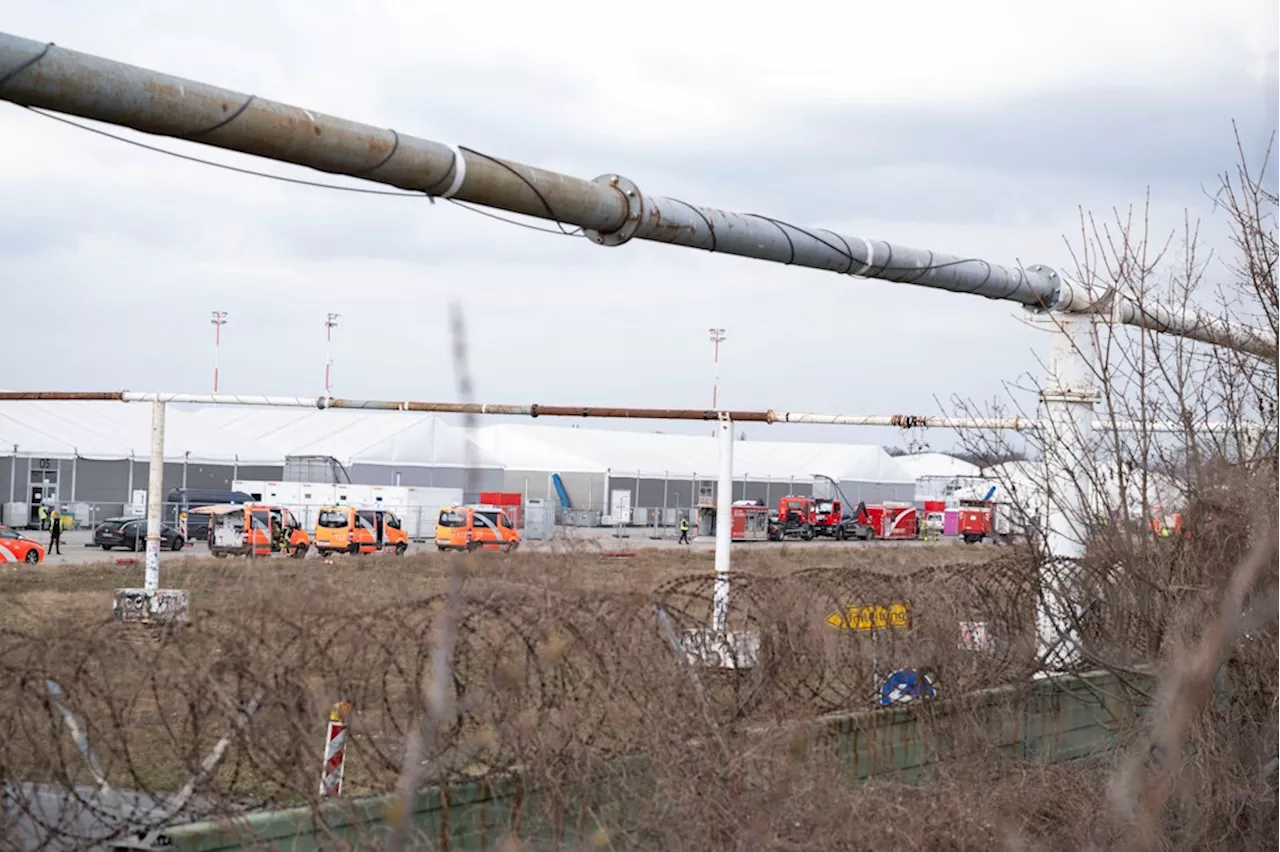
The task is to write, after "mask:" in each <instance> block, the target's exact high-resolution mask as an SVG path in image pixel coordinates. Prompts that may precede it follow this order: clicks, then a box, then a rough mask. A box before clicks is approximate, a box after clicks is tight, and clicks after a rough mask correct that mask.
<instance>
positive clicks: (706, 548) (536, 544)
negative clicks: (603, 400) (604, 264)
mask: <svg viewBox="0 0 1280 852" xmlns="http://www.w3.org/2000/svg"><path fill="white" fill-rule="evenodd" d="M23 532H24V534H25V535H27V536H28V537H30V538H33V539H35V540H36V541H38V542H40V544H42V545H44V546H45V547H46V548H47V547H48V545H49V534H48V533H47V532H46V533H41V532H38V531H35V530H24V531H23ZM663 532H665V533H666V535H665V536H663V537H658V536H657V535H656V534H655V531H654V530H653V529H652V528H640V527H634V528H628V529H626V530H625V531H624V533H623V535H622V536H618V535H617V534H616V533H615V531H614V530H613V529H611V528H605V527H597V528H588V527H560V528H558V530H557V538H555V539H553V540H552V541H532V540H529V539H526V540H524V541H523V542H521V544H520V549H519V550H518V551H517V555H518V554H519V553H522V552H523V553H537V552H539V551H547V550H554V551H558V552H563V551H564V550H566V549H568V550H572V549H576V548H582V549H584V550H590V551H594V550H600V551H604V552H610V551H620V552H630V551H636V550H652V549H664V550H665V549H671V548H687V549H689V550H694V551H700V552H705V553H712V552H714V551H715V539H714V538H712V537H711V536H701V537H695V538H694V539H693V541H692V542H691V543H690V544H688V545H683V544H678V543H677V539H678V537H679V533H678V532H677V531H675V530H665V531H663ZM92 541H93V533H92V532H91V531H89V530H73V531H70V532H67V533H64V534H63V537H62V547H61V550H62V552H61V554H58V553H50V554H49V555H48V556H47V557H46V560H45V563H44V564H46V565H48V566H49V567H54V566H57V565H82V564H87V563H93V562H117V561H119V560H128V559H136V560H137V561H138V563H139V564H140V563H141V562H142V561H143V560H144V559H145V556H146V554H145V553H142V552H139V553H131V552H129V551H126V550H120V549H119V548H117V549H115V550H111V551H103V550H102V548H100V547H95V546H93V545H92ZM945 541H950V540H949V539H944V542H945ZM932 545H933V543H932V542H923V541H893V542H860V541H844V542H837V541H835V540H834V539H816V540H815V541H813V542H802V541H795V540H789V541H786V542H775V541H752V542H735V547H746V548H750V549H752V550H768V549H771V548H779V547H783V546H788V547H810V546H827V547H847V548H860V547H893V548H902V547H929V546H932ZM434 550H435V545H433V544H432V543H431V542H424V543H413V544H410V546H409V552H410V553H415V552H434ZM208 555H209V549H208V547H207V546H206V545H205V544H204V542H188V543H187V546H186V547H185V548H183V549H182V550H180V551H171V550H163V551H161V553H160V561H161V562H163V561H164V560H166V559H178V558H183V557H190V556H195V557H205V556H208ZM307 558H308V559H315V558H317V557H316V556H315V554H314V552H313V553H311V554H309V555H308V556H307Z"/></svg>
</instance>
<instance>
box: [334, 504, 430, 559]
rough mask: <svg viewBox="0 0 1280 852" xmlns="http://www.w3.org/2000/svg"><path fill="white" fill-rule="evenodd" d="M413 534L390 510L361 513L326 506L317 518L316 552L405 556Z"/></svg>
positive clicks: (360, 511)
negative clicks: (410, 534) (405, 528)
mask: <svg viewBox="0 0 1280 852" xmlns="http://www.w3.org/2000/svg"><path fill="white" fill-rule="evenodd" d="M408 549H409V534H408V533H406V532H405V531H404V524H403V523H401V521H400V518H398V517H396V513H395V512H392V511H391V510H390V509H357V508H356V507H355V506H322V507H320V511H319V512H318V513H317V514H316V552H317V553H319V554H320V555H321V556H326V555H328V554H330V553H381V552H383V551H387V550H391V551H394V552H395V554H396V555H397V556H403V555H404V553H405V551H406V550H408Z"/></svg>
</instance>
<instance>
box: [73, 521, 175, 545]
mask: <svg viewBox="0 0 1280 852" xmlns="http://www.w3.org/2000/svg"><path fill="white" fill-rule="evenodd" d="M160 542H161V547H167V548H168V549H169V550H181V549H182V548H183V546H184V545H185V544H186V542H185V541H184V540H183V538H182V533H180V532H178V531H177V530H176V529H174V528H173V527H171V526H169V525H168V524H161V525H160ZM93 543H94V544H95V545H97V546H98V547H101V548H102V549H103V550H110V549H111V548H113V547H120V548H123V549H125V550H133V551H141V550H146V549H147V521H146V519H145V518H107V519H106V520H105V521H103V522H102V523H100V524H98V525H97V526H96V527H94V528H93Z"/></svg>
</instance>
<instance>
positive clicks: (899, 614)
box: [827, 603, 907, 630]
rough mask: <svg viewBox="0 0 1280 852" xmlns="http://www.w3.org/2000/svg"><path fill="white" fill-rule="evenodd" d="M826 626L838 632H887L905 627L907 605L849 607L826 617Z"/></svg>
mask: <svg viewBox="0 0 1280 852" xmlns="http://www.w3.org/2000/svg"><path fill="white" fill-rule="evenodd" d="M827 624H830V625H831V626H832V627H835V628H836V629H838V630H887V629H889V628H903V627H906V626H907V605H906V604H905V603H892V604H889V605H888V606H850V607H848V608H847V609H845V610H844V611H843V612H833V613H831V614H830V615H828V616H827Z"/></svg>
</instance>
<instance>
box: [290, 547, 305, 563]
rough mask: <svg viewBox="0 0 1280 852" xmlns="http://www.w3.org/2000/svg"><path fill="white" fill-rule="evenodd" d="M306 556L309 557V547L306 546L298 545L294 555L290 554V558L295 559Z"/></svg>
mask: <svg viewBox="0 0 1280 852" xmlns="http://www.w3.org/2000/svg"><path fill="white" fill-rule="evenodd" d="M306 555H307V546H306V545H305V544H300V545H298V546H297V547H295V548H294V549H293V553H291V554H290V556H292V557H293V558H294V559H301V558H302V557H304V556H306Z"/></svg>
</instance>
